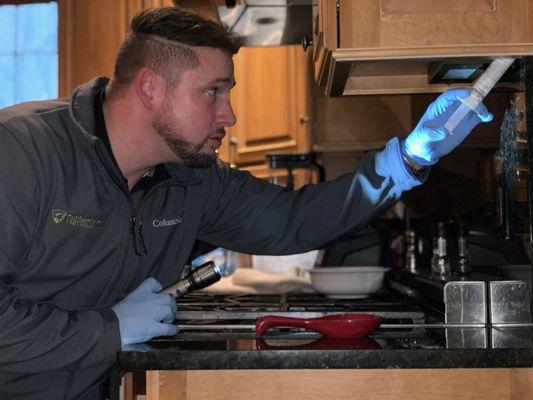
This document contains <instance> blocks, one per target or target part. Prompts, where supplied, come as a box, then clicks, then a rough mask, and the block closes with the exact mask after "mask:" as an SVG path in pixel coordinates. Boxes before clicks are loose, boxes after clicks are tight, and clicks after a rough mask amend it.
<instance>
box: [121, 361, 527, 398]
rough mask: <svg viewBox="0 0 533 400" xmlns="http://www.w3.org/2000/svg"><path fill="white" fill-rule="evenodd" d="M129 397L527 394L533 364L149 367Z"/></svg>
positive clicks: (459, 396) (432, 396) (388, 396)
mask: <svg viewBox="0 0 533 400" xmlns="http://www.w3.org/2000/svg"><path fill="white" fill-rule="evenodd" d="M145 389H146V390H145V391H144V392H142V393H135V392H132V391H128V392H127V393H126V396H125V400H141V399H142V400H170V399H172V400H196V399H202V400H226V399H227V400H234V399H247V400H255V399H257V400H265V399H287V400H288V399H291V400H299V399H302V400H303V399H321V400H325V399H335V400H343V399H346V400H352V399H355V398H357V399H359V400H383V399H391V400H393V399H394V400H428V399H431V400H448V399H463V400H469V399H470V400H477V399H483V400H526V399H531V398H532V394H531V393H533V368H513V369H511V368H488V369H372V370H369V369H349V370H346V369H313V370H281V369H280V370H197V371H196V370H195V371H147V372H146V388H145Z"/></svg>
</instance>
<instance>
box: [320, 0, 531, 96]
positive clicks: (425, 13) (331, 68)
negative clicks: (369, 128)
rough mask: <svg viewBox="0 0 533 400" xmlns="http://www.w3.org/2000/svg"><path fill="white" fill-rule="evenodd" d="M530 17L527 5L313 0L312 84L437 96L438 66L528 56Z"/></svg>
mask: <svg viewBox="0 0 533 400" xmlns="http://www.w3.org/2000/svg"><path fill="white" fill-rule="evenodd" d="M532 16H533V2H531V1H530V0H315V3H314V21H313V24H314V39H313V42H314V46H315V48H314V50H313V53H314V54H313V58H314V63H315V79H316V80H317V82H318V83H319V85H321V86H322V87H323V88H324V90H325V93H326V94H328V95H330V96H340V95H354V94H396V93H431V92H440V91H443V90H445V89H448V88H450V85H448V84H442V83H428V80H429V79H431V76H432V74H433V73H434V69H435V68H436V67H437V66H438V65H440V64H442V63H444V64H449V63H459V64H463V63H478V64H479V63H481V64H483V63H484V62H489V61H490V60H491V59H493V58H495V57H498V56H522V55H531V54H533V24H531V18H532ZM463 85H464V84H463Z"/></svg>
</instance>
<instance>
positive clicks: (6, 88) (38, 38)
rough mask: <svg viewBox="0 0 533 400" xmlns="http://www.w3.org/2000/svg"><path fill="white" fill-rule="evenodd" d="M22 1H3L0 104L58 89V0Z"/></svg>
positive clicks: (43, 96) (48, 95)
mask: <svg viewBox="0 0 533 400" xmlns="http://www.w3.org/2000/svg"><path fill="white" fill-rule="evenodd" d="M20 3H21V2H18V4H7V5H6V2H0V88H1V89H0V108H2V107H6V106H9V105H12V104H15V103H20V102H22V101H28V100H42V99H50V98H56V97H57V93H58V70H57V68H58V55H57V19H58V17H57V3H56V2H55V1H53V2H43V3H35V2H32V3H28V4H20ZM2 4H3V5H2Z"/></svg>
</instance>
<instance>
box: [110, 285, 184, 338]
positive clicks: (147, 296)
mask: <svg viewBox="0 0 533 400" xmlns="http://www.w3.org/2000/svg"><path fill="white" fill-rule="evenodd" d="M162 288H163V287H162V286H161V284H160V283H159V282H158V281H157V280H156V279H154V278H148V279H146V280H145V281H144V282H142V283H141V284H140V285H139V286H138V287H137V289H135V290H134V291H133V292H131V293H130V294H129V295H128V296H126V297H125V298H124V300H121V301H120V302H118V303H117V304H115V305H114V306H113V307H111V309H112V310H113V311H114V312H115V314H116V315H117V318H118V325H119V329H120V338H121V340H122V346H127V345H130V344H134V343H141V342H145V341H147V340H149V339H151V338H153V337H155V336H165V335H174V334H176V332H177V331H178V328H177V327H176V326H175V325H172V324H171V322H172V321H173V320H174V313H175V312H176V307H177V305H176V300H174V298H173V297H172V296H170V295H169V294H164V293H158V292H159V291H160V290H161V289H162Z"/></svg>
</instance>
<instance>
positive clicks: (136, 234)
mask: <svg viewBox="0 0 533 400" xmlns="http://www.w3.org/2000/svg"><path fill="white" fill-rule="evenodd" d="M173 185H174V184H172V183H169V182H160V183H158V184H156V185H155V186H153V187H151V188H150V189H148V191H147V192H145V194H144V195H143V196H142V197H141V198H140V199H139V200H138V203H135V202H134V201H133V200H132V199H131V195H130V202H131V216H130V232H131V236H132V241H133V251H134V253H135V255H136V256H139V257H142V255H143V254H144V255H147V254H148V248H147V247H146V242H145V241H144V236H143V230H142V220H139V215H140V212H141V208H142V204H143V203H144V202H145V200H146V199H147V198H148V197H149V196H151V195H152V194H153V193H154V192H155V191H156V190H158V189H160V188H161V187H164V186H173Z"/></svg>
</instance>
